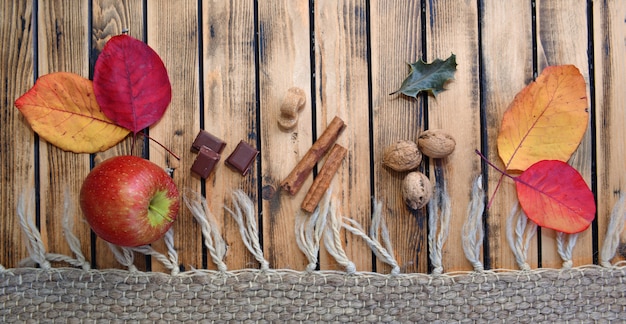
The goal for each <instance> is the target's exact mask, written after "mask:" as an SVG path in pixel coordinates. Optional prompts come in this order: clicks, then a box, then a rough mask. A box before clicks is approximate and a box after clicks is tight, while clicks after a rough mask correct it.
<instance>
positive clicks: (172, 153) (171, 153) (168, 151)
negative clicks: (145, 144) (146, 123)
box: [139, 132, 180, 161]
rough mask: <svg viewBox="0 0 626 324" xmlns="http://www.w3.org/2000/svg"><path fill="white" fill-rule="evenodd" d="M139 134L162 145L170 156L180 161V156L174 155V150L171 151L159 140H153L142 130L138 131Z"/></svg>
mask: <svg viewBox="0 0 626 324" xmlns="http://www.w3.org/2000/svg"><path fill="white" fill-rule="evenodd" d="M139 134H141V136H143V137H145V138H147V139H149V140H151V141H153V142H155V143H157V144H158V145H159V146H160V147H162V148H163V149H164V150H165V151H167V153H169V154H170V155H171V156H173V157H175V158H176V160H179V161H180V157H179V156H178V155H176V154H175V153H174V152H172V151H171V150H170V149H168V148H167V147H165V145H163V144H161V143H160V142H159V141H157V140H155V139H154V138H152V137H150V136H148V134H146V133H144V132H139Z"/></svg>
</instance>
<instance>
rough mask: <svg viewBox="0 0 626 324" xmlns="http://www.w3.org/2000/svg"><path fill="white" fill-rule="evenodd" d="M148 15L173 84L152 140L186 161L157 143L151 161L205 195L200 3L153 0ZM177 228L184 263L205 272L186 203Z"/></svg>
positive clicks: (180, 183)
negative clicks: (196, 166) (196, 172)
mask: <svg viewBox="0 0 626 324" xmlns="http://www.w3.org/2000/svg"><path fill="white" fill-rule="evenodd" d="M147 10H148V21H147V22H146V23H147V25H148V29H147V33H148V35H147V36H148V45H149V46H150V47H152V48H153V49H154V50H155V51H156V52H157V54H159V56H160V57H161V59H162V60H163V63H165V67H166V68H167V72H168V76H169V78H170V82H171V83H172V102H171V103H170V105H169V107H168V110H167V111H166V112H165V115H164V116H163V117H162V118H161V120H160V121H158V122H157V123H156V124H154V126H152V127H151V128H150V136H151V137H152V138H154V139H156V140H157V141H159V142H160V143H162V144H163V145H165V147H167V148H169V149H170V150H172V151H173V152H175V153H176V154H178V155H179V156H180V160H177V159H175V158H174V157H173V156H171V155H169V154H168V153H167V152H166V151H165V150H164V149H163V148H162V147H160V146H159V145H157V144H155V143H153V142H152V141H151V142H150V146H149V150H150V153H149V154H150V160H151V161H152V162H154V163H156V164H157V165H159V166H161V167H163V168H168V169H170V170H171V175H172V177H173V179H174V182H175V183H176V186H177V187H178V188H179V191H181V192H182V190H183V188H188V189H190V190H196V191H200V180H199V179H197V178H193V177H192V176H191V173H190V168H191V165H192V164H193V161H194V158H195V156H194V155H193V153H191V149H190V148H191V144H192V143H193V140H194V138H195V136H196V134H197V133H198V130H199V129H200V123H199V116H200V95H199V90H198V89H199V81H198V80H199V71H198V66H199V63H198V61H199V58H198V8H197V3H196V2H189V1H165V0H163V1H149V2H148V8H147ZM172 228H173V230H174V246H175V248H176V249H177V251H178V257H179V264H180V265H182V266H183V267H184V268H185V269H187V267H189V266H192V267H196V268H202V266H203V260H202V240H201V232H200V228H199V226H198V223H197V222H196V221H195V220H194V219H193V216H192V215H191V213H190V212H189V209H187V208H186V207H185V205H184V203H182V201H181V208H180V211H179V213H178V219H177V220H176V222H175V223H174V226H173V227H172ZM153 246H154V247H155V249H157V250H158V251H161V252H165V251H167V249H166V247H165V245H164V243H163V241H162V240H159V241H157V242H156V243H155V244H153ZM152 267H153V269H159V268H160V267H161V266H160V264H159V263H158V262H156V261H154V260H153V261H152Z"/></svg>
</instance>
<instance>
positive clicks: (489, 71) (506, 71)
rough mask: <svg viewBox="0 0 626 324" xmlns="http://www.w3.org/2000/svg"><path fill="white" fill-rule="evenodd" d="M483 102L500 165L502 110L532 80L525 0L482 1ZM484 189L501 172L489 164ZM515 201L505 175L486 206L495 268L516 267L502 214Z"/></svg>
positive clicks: (533, 261)
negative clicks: (504, 0) (499, 142)
mask: <svg viewBox="0 0 626 324" xmlns="http://www.w3.org/2000/svg"><path fill="white" fill-rule="evenodd" d="M480 20H481V30H482V38H481V39H482V60H481V66H482V68H481V69H482V79H481V84H482V93H481V97H482V105H483V111H484V113H485V120H486V131H487V152H483V153H484V154H485V156H487V158H488V159H489V160H490V161H491V162H493V163H495V164H496V165H497V166H498V167H500V168H502V167H503V166H504V164H503V162H502V160H501V159H500V157H499V155H498V148H497V142H496V140H497V137H498V132H499V130H500V123H501V121H502V115H503V114H504V111H506V109H507V108H508V106H509V104H510V103H511V102H512V101H513V98H514V97H515V95H516V94H517V93H518V92H519V91H521V90H522V89H523V88H524V87H525V86H526V85H527V84H528V83H530V82H531V81H532V80H533V54H532V27H531V23H532V16H531V6H530V4H529V3H528V2H527V1H523V0H518V1H507V2H506V3H505V2H503V1H497V0H493V1H492V0H489V1H483V2H482V12H481V13H480ZM487 174H488V191H487V195H488V197H489V198H491V197H492V196H493V195H494V191H495V188H496V186H497V185H498V181H499V180H500V178H501V174H500V173H498V172H497V171H495V170H493V169H492V168H488V170H487ZM515 204H517V195H516V191H515V185H514V183H513V182H512V181H510V180H509V179H506V178H505V179H504V180H503V181H502V183H501V185H500V187H499V188H498V191H497V193H496V196H495V198H494V199H493V204H492V205H491V207H490V209H489V210H488V213H487V214H488V215H487V224H488V232H487V233H486V234H487V235H488V238H489V246H488V249H489V261H490V262H489V263H490V267H491V268H494V269H500V268H503V269H517V268H518V266H517V263H516V262H515V258H514V256H513V253H512V252H511V248H510V247H509V244H508V243H507V240H506V219H507V218H508V217H509V214H510V211H511V209H512V208H513V206H514V205H515ZM527 262H528V263H529V265H530V266H531V267H533V268H534V267H536V266H537V241H536V240H533V244H532V246H531V248H530V250H529V255H528V259H527Z"/></svg>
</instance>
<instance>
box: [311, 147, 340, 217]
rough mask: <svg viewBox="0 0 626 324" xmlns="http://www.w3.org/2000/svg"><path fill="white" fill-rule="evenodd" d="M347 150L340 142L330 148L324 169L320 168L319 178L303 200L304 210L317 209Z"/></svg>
mask: <svg viewBox="0 0 626 324" xmlns="http://www.w3.org/2000/svg"><path fill="white" fill-rule="evenodd" d="M347 151H348V150H346V148H345V147H343V146H341V145H339V144H335V145H334V146H333V148H332V149H331V150H330V153H329V154H328V158H327V159H326V162H325V163H324V166H323V167H322V170H320V173H319V174H318V175H317V178H315V181H313V185H311V188H310V189H309V191H308V192H307V193H306V196H305V197H304V201H303V202H302V209H303V210H304V211H307V212H309V213H312V212H313V211H314V210H315V208H316V207H317V205H318V204H319V203H320V200H322V196H324V193H325V192H326V190H328V187H329V186H330V182H331V181H332V180H333V177H334V176H335V173H337V170H339V166H341V162H342V161H343V158H344V157H345V156H346V152H347Z"/></svg>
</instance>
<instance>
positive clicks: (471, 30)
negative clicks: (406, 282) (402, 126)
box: [426, 1, 481, 271]
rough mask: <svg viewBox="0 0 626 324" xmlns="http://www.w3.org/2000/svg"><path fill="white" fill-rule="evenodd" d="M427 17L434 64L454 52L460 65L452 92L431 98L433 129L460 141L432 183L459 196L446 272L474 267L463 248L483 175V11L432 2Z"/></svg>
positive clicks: (434, 162)
mask: <svg viewBox="0 0 626 324" xmlns="http://www.w3.org/2000/svg"><path fill="white" fill-rule="evenodd" d="M426 13H427V14H426V20H427V21H428V22H429V23H428V24H427V28H426V32H427V38H426V48H427V50H426V52H427V57H428V61H432V60H434V59H435V58H442V59H445V58H447V57H448V56H450V55H451V54H452V53H454V54H455V55H456V60H457V62H459V63H458V66H457V72H456V74H455V77H454V81H452V82H450V83H449V84H448V85H447V88H448V91H444V92H442V93H441V94H440V95H438V96H437V97H436V98H433V97H431V98H429V99H428V129H442V130H443V131H445V132H446V133H448V134H450V135H452V137H454V138H455V141H456V148H455V151H454V153H453V154H452V155H450V156H449V157H447V158H444V159H430V166H431V170H430V171H431V177H430V178H431V180H432V181H433V183H435V182H437V183H438V185H439V186H445V187H446V188H447V189H446V190H447V191H448V193H449V195H450V197H453V199H451V201H450V203H451V216H450V224H449V226H448V228H449V232H448V239H447V243H446V245H445V249H444V250H443V253H442V261H443V268H444V270H445V271H455V270H465V269H468V268H471V266H470V264H469V263H468V261H467V259H466V258H465V257H464V254H463V249H462V248H461V247H462V243H461V238H462V235H463V234H462V232H461V230H462V228H463V224H464V223H465V221H466V219H467V208H468V205H469V202H470V196H471V195H470V191H471V188H472V183H473V182H474V181H476V178H477V177H478V176H479V175H480V173H481V169H480V158H479V157H478V156H477V155H476V153H475V150H476V149H480V144H481V137H480V135H481V124H480V91H479V89H480V85H479V79H478V77H479V74H478V73H477V71H478V70H479V65H478V63H479V62H478V58H479V53H478V8H477V6H476V3H475V2H473V1H465V2H464V3H463V4H460V3H452V2H446V1H441V2H429V3H428V4H427V6H426Z"/></svg>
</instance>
